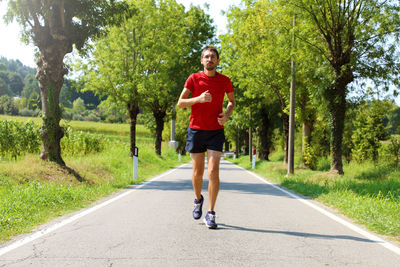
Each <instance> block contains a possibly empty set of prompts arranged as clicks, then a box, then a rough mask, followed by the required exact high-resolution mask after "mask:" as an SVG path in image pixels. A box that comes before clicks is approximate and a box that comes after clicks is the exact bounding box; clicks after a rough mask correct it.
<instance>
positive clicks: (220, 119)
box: [218, 92, 236, 125]
mask: <svg viewBox="0 0 400 267" xmlns="http://www.w3.org/2000/svg"><path fill="white" fill-rule="evenodd" d="M226 95H227V96H228V105H227V106H226V110H225V113H223V112H222V113H220V114H219V115H218V123H219V124H220V125H224V124H225V122H226V121H227V120H228V118H229V116H230V115H231V114H232V112H233V109H234V108H235V106H236V100H235V96H234V94H233V92H231V93H227V94H226Z"/></svg>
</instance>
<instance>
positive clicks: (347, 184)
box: [231, 156, 400, 242]
mask: <svg viewBox="0 0 400 267" xmlns="http://www.w3.org/2000/svg"><path fill="white" fill-rule="evenodd" d="M271 158H274V157H271ZM231 161H232V162H233V163H235V164H238V165H239V166H241V167H243V168H246V169H248V170H251V163H250V162H249V158H248V157H245V156H242V157H240V158H238V159H236V160H231ZM297 162H298V161H297ZM253 171H254V172H256V173H257V174H259V175H261V176H263V177H265V178H267V179H269V180H271V181H273V182H275V183H277V184H280V185H282V186H284V187H286V188H288V189H290V190H293V191H295V192H297V193H299V194H302V195H304V196H307V197H310V198H313V199H315V200H317V201H320V202H322V203H323V204H325V205H327V206H330V207H332V208H334V209H336V210H338V211H339V212H340V213H342V214H344V215H346V216H348V217H350V218H352V219H353V220H355V221H356V222H357V223H359V224H362V225H364V226H365V227H366V228H368V229H370V230H372V231H374V232H376V233H378V234H381V235H385V236H387V237H389V238H391V239H392V240H394V241H396V242H400V170H398V169H396V168H394V167H392V166H391V165H388V164H381V165H374V164H373V163H363V164H356V163H350V164H345V165H344V173H345V174H344V175H343V176H339V175H333V174H332V173H330V172H326V171H325V172H323V171H311V170H308V169H302V168H299V167H297V168H295V174H294V175H291V176H289V177H286V174H287V166H286V165H285V164H283V163H282V161H269V162H267V161H257V163H256V168H255V170H253Z"/></svg>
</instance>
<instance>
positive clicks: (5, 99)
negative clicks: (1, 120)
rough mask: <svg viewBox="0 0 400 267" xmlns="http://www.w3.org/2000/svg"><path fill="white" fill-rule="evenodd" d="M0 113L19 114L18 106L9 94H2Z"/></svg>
mask: <svg viewBox="0 0 400 267" xmlns="http://www.w3.org/2000/svg"><path fill="white" fill-rule="evenodd" d="M0 114H7V115H18V108H17V107H16V105H15V103H14V100H13V99H12V98H11V97H10V96H8V95H3V96H0Z"/></svg>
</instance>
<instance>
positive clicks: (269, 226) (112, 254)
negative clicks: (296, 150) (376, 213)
mask: <svg viewBox="0 0 400 267" xmlns="http://www.w3.org/2000/svg"><path fill="white" fill-rule="evenodd" d="M204 178H205V181H204V185H203V188H204V189H205V190H204V192H203V195H204V197H205V205H204V207H203V211H205V210H206V208H207V206H208V194H207V190H206V188H207V185H208V183H207V175H206V174H205V177H204ZM193 197H194V194H193V191H192V185H191V164H184V165H182V166H180V167H179V168H177V169H174V170H172V171H169V172H167V173H164V174H163V175H161V176H158V177H156V178H155V179H153V180H151V181H149V182H147V183H145V184H142V185H139V186H132V187H130V188H127V189H126V190H123V191H122V192H120V193H118V194H116V195H113V196H112V197H110V198H107V199H105V200H103V201H101V202H100V203H97V204H96V205H95V206H93V207H91V208H88V209H85V210H83V211H80V212H77V213H74V214H71V215H69V216H65V217H63V218H58V219H56V220H54V221H53V222H51V223H49V224H47V225H45V226H42V227H41V228H40V229H39V230H38V231H37V232H35V233H33V234H30V235H26V236H23V237H19V238H17V239H16V240H15V241H13V242H10V243H7V244H2V245H0V266H391V267H392V266H400V249H399V247H396V246H395V245H393V244H391V243H389V242H387V241H384V240H383V239H381V238H380V237H377V236H376V235H371V234H370V233H369V232H366V231H365V230H363V229H362V227H359V226H355V225H353V224H352V223H349V221H348V220H347V219H344V218H343V217H342V216H340V215H335V214H333V213H332V212H331V211H329V209H327V208H325V207H323V206H322V205H320V204H318V203H316V202H314V201H311V200H307V199H302V198H299V197H298V196H297V195H294V194H292V193H290V192H286V191H285V190H284V189H280V188H279V187H276V186H275V185H271V184H268V183H265V182H263V181H262V180H261V179H259V178H257V177H256V176H255V175H252V174H251V173H250V172H248V171H245V170H243V169H241V168H238V167H236V166H235V165H233V164H231V163H228V162H226V161H222V163H221V191H220V194H219V196H218V200H217V205H216V209H215V210H216V214H217V223H218V229H216V230H210V229H208V228H207V227H206V226H205V225H204V223H203V222H202V219H201V220H198V221H195V220H193V218H192V206H193Z"/></svg>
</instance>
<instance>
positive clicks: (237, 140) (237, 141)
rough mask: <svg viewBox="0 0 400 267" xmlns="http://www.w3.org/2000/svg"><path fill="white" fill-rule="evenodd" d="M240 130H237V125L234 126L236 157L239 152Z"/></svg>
mask: <svg viewBox="0 0 400 267" xmlns="http://www.w3.org/2000/svg"><path fill="white" fill-rule="evenodd" d="M239 136H240V131H239V127H236V145H235V149H236V157H237V158H238V157H239V153H240V139H239Z"/></svg>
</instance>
